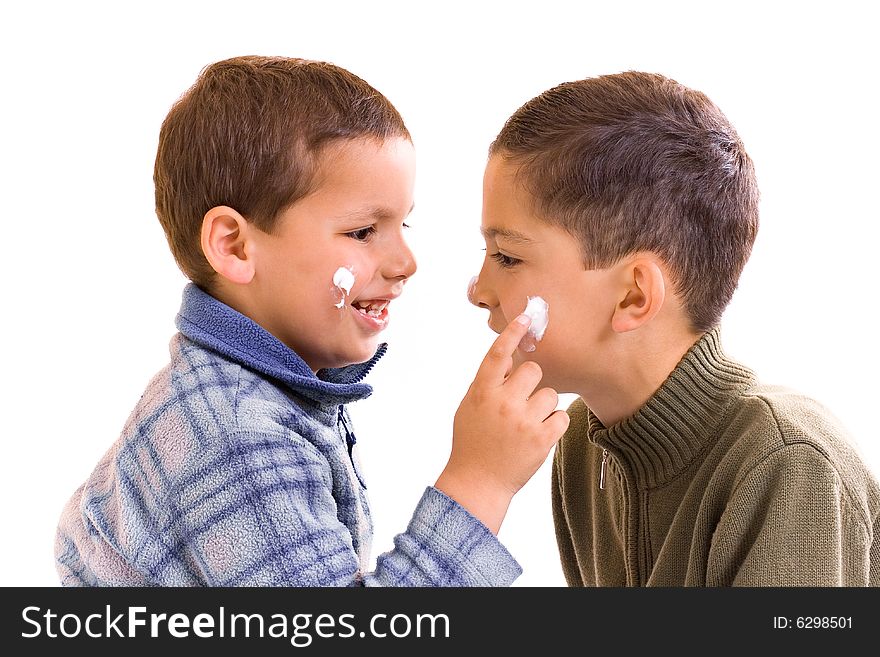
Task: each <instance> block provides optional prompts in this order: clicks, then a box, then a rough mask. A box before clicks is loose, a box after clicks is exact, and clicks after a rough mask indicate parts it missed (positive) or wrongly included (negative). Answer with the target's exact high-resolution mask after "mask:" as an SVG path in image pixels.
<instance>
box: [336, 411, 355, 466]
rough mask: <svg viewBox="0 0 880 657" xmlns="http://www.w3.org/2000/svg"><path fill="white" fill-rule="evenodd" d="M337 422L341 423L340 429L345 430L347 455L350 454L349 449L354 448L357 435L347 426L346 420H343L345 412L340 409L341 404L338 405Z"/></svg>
mask: <svg viewBox="0 0 880 657" xmlns="http://www.w3.org/2000/svg"><path fill="white" fill-rule="evenodd" d="M338 423H339V424H341V425H342V430H343V431H344V432H345V444H346V445H347V446H348V455H349V456H351V450H352V449H354V445H355V443H356V442H357V437H355V435H354V432H353V431H352V430H351V429H349V428H348V422H346V421H345V413H344V412H343V410H342V406H340V407H339V419H338Z"/></svg>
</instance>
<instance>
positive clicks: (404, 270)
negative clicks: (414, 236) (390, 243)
mask: <svg viewBox="0 0 880 657" xmlns="http://www.w3.org/2000/svg"><path fill="white" fill-rule="evenodd" d="M417 268H418V265H417V264H416V258H415V256H414V255H413V252H412V250H411V249H410V248H409V246H408V245H407V243H406V242H404V241H403V240H401V241H400V244H399V245H398V246H397V248H395V250H394V256H393V257H392V258H390V259H389V260H388V262H387V264H386V266H385V277H386V278H400V279H404V280H405V279H407V278H409V277H411V276H412V275H413V274H415V273H416V269H417Z"/></svg>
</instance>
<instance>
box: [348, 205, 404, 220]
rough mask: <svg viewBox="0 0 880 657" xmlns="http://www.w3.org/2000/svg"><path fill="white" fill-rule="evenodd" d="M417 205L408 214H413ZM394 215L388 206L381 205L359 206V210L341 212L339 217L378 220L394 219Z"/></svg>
mask: <svg viewBox="0 0 880 657" xmlns="http://www.w3.org/2000/svg"><path fill="white" fill-rule="evenodd" d="M415 207H416V204H415V203H413V204H412V205H411V206H410V208H409V211H408V212H407V213H406V216H407V217H408V216H409V215H411V214H412V211H413V209H414V208H415ZM393 217H394V212H392V211H391V210H389V209H388V208H383V207H379V206H372V207H365V208H358V209H357V210H353V211H352V212H348V213H346V214H341V215H339V216H338V217H337V219H340V220H342V221H349V220H352V219H373V220H375V221H378V220H380V219H392V218H393Z"/></svg>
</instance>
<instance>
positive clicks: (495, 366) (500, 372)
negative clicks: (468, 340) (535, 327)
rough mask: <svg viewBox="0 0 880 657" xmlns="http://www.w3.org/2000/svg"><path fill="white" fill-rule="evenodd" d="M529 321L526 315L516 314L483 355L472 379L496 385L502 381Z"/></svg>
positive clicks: (511, 364)
mask: <svg viewBox="0 0 880 657" xmlns="http://www.w3.org/2000/svg"><path fill="white" fill-rule="evenodd" d="M531 323H532V320H531V318H530V317H529V316H528V315H518V316H517V317H515V318H514V320H513V321H512V322H510V324H508V325H507V326H506V327H505V328H504V330H503V331H501V333H500V334H499V335H498V337H497V338H495V342H493V343H492V346H491V347H489V351H488V352H486V355H485V356H484V357H483V362H482V363H480V367H479V369H478V370H477V375H476V376H475V377H474V381H481V380H482V381H486V382H487V383H490V384H491V383H495V384H497V385H501V384H502V383H504V379H505V378H507V375H508V374H509V373H510V370H511V368H512V367H513V358H512V356H513V352H514V351H516V348H517V347H518V346H519V342H520V340H522V338H523V336H524V335H525V334H526V331H528V330H529V324H531Z"/></svg>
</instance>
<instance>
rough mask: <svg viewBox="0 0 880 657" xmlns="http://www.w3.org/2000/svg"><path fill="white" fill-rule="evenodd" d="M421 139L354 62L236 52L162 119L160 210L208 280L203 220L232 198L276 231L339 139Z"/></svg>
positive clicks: (168, 230)
mask: <svg viewBox="0 0 880 657" xmlns="http://www.w3.org/2000/svg"><path fill="white" fill-rule="evenodd" d="M397 136H399V137H404V138H406V139H411V138H410V134H409V131H408V130H407V128H406V126H405V125H404V122H403V119H402V118H401V116H400V114H399V113H398V111H397V110H396V109H395V108H394V106H393V105H392V104H391V103H390V102H389V101H388V99H387V98H385V96H383V95H382V94H381V93H379V92H378V91H377V90H376V89H374V88H373V87H372V86H370V85H369V84H367V83H366V82H365V81H364V80H362V79H361V78H359V77H357V76H356V75H354V74H352V73H350V72H349V71H347V70H345V69H343V68H340V67H338V66H335V65H333V64H329V63H326V62H317V61H309V60H305V59H295V58H288V57H258V56H249V57H236V58H233V59H227V60H224V61H220V62H216V63H214V64H210V65H208V66H206V67H205V68H204V69H202V71H201V73H200V74H199V76H198V79H197V80H196V81H195V83H194V84H193V86H192V87H190V88H189V90H187V91H186V92H185V93H184V94H183V95H182V96H181V97H180V98H179V99H178V100H177V102H175V103H174V105H173V106H172V108H171V110H170V111H169V113H168V115H167V117H166V118H165V120H164V122H163V123H162V129H161V131H160V134H159V147H158V151H157V154H156V162H155V168H154V172H153V181H154V183H155V190H156V214H157V215H158V217H159V221H160V222H161V224H162V228H163V229H164V231H165V235H166V237H167V239H168V244H169V246H170V247H171V251H172V253H173V254H174V258H175V260H176V261H177V264H178V266H179V267H180V269H181V270H182V271H183V273H184V274H186V276H187V277H189V278H190V279H191V280H192V281H193V282H195V283H196V284H199V285H202V286H204V287H208V286H209V283H210V281H211V280H212V279H213V277H214V271H213V269H212V268H211V266H210V265H209V264H208V262H207V260H206V259H205V256H204V253H202V249H201V246H200V233H201V225H202V220H203V218H204V216H205V213H207V211H208V210H210V209H211V208H212V207H215V206H218V205H228V206H230V207H232V208H234V209H235V210H236V211H237V212H239V213H241V214H242V216H244V217H245V218H246V219H247V220H248V221H251V222H253V223H254V224H255V225H256V226H257V227H258V228H260V229H261V230H263V231H265V232H269V233H271V232H272V230H273V228H274V225H275V219H276V218H277V216H278V215H279V213H280V212H281V211H282V210H283V209H285V208H286V207H288V206H290V205H291V204H292V203H294V202H296V201H297V200H299V199H301V198H302V197H304V196H305V195H306V194H308V193H309V192H310V191H312V190H313V188H314V185H315V182H316V181H315V178H316V171H317V164H318V157H319V155H320V151H321V149H322V148H323V147H325V146H326V145H328V144H329V143H330V142H332V141H334V140H339V139H355V138H359V137H372V138H375V139H377V140H380V141H384V140H385V139H386V138H388V137H397Z"/></svg>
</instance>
